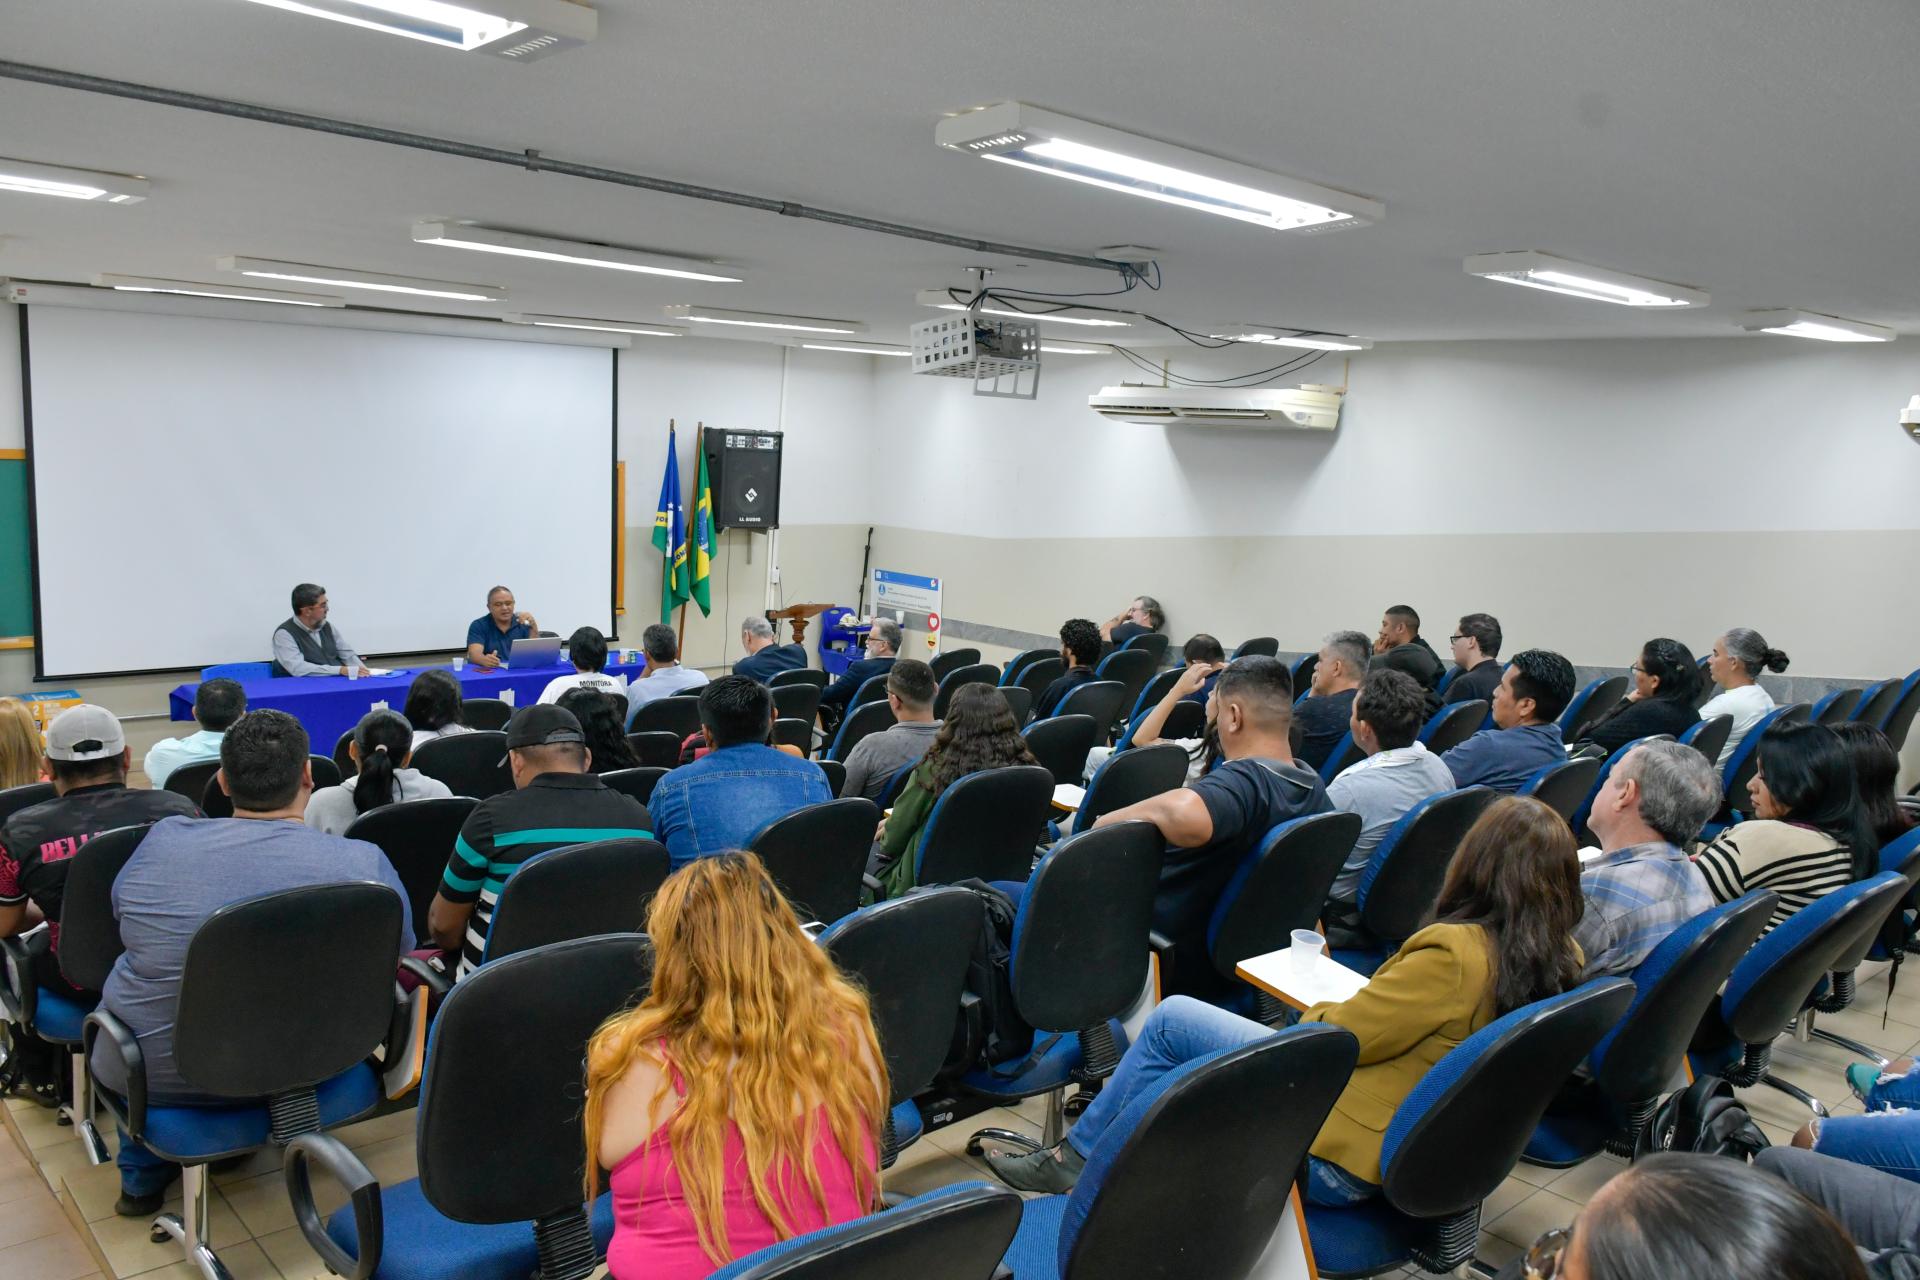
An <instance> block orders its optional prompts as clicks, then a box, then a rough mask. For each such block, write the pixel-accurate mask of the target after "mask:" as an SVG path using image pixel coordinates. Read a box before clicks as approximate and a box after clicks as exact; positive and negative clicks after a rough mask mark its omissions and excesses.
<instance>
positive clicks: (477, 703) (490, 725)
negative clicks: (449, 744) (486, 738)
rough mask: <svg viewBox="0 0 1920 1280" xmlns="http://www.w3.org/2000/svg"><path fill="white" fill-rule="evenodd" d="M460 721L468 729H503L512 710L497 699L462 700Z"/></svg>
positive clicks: (511, 717)
mask: <svg viewBox="0 0 1920 1280" xmlns="http://www.w3.org/2000/svg"><path fill="white" fill-rule="evenodd" d="M460 719H461V720H462V721H464V722H465V723H466V726H467V728H469V729H504V728H506V727H507V721H509V720H511V719H513V708H512V707H510V706H508V705H507V704H506V703H505V702H504V701H502V700H501V699H499V698H462V699H460Z"/></svg>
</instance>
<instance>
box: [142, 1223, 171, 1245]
mask: <svg viewBox="0 0 1920 1280" xmlns="http://www.w3.org/2000/svg"><path fill="white" fill-rule="evenodd" d="M147 1239H149V1240H151V1241H153V1243H155V1244H165V1243H166V1242H167V1241H169V1240H171V1239H173V1237H172V1236H171V1235H169V1234H168V1233H167V1229H166V1228H165V1227H162V1226H153V1227H150V1228H148V1230H147Z"/></svg>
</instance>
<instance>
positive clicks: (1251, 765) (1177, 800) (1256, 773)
mask: <svg viewBox="0 0 1920 1280" xmlns="http://www.w3.org/2000/svg"><path fill="white" fill-rule="evenodd" d="M1207 723H1208V724H1209V725H1210V726H1211V727H1212V728H1213V729H1214V730H1215V731H1216V732H1217V734H1218V736H1219V740H1220V755H1221V763H1220V765H1219V766H1218V767H1217V768H1215V769H1214V771H1213V772H1212V773H1209V774H1207V775H1206V776H1205V777H1202V778H1199V779H1197V780H1196V781H1193V782H1189V783H1188V784H1187V785H1186V786H1184V787H1181V788H1180V789H1179V790H1177V791H1168V792H1165V793H1163V794H1161V795H1157V796H1154V797H1152V798H1151V799H1147V800H1142V801H1141V802H1140V803H1138V804H1131V805H1128V806H1126V807H1125V808H1123V809H1116V810H1114V811H1113V812H1111V813H1108V814H1106V815H1104V816H1102V817H1101V818H1100V820H1099V821H1097V822H1096V823H1094V825H1095V826H1096V827H1106V826H1111V825H1113V824H1114V823H1116V822H1131V821H1135V820H1138V821H1143V822H1151V823H1152V824H1153V825H1154V826H1156V827H1158V828H1159V829H1160V834H1161V836H1162V837H1163V838H1164V839H1165V840H1166V842H1167V849H1166V856H1165V859H1164V861H1163V862H1162V863H1161V866H1160V889H1159V892H1158V893H1157V894H1155V896H1154V903H1153V927H1154V928H1155V929H1158V930H1159V931H1160V932H1161V933H1163V934H1165V935H1166V936H1167V937H1168V938H1170V939H1172V941H1173V945H1174V965H1173V971H1174V982H1175V984H1176V985H1177V986H1178V987H1179V988H1180V989H1182V990H1183V991H1184V992H1185V993H1186V994H1189V995H1200V996H1202V997H1203V998H1204V997H1206V996H1208V995H1213V994H1216V993H1219V992H1221V991H1223V990H1224V989H1225V983H1224V981H1223V980H1222V979H1221V978H1220V977H1219V976H1218V975H1217V974H1215V973H1214V969H1213V965H1212V964H1211V963H1210V962H1209V961H1208V959H1207V922H1208V920H1209V919H1210V918H1211V917H1212V915H1213V908H1214V904H1215V903H1216V902H1217V901H1218V900H1219V898H1220V892H1221V890H1223V889H1225V888H1226V886H1227V882H1228V881H1229V880H1231V879H1232V878H1233V873H1234V871H1235V870H1236V869H1237V868H1238V867H1239V865H1240V860H1241V859H1242V858H1244V857H1245V856H1246V855H1247V854H1248V853H1250V852H1252V850H1253V849H1254V848H1255V847H1256V846H1258V845H1259V843H1260V841H1261V840H1262V839H1264V838H1265V837H1266V834H1267V832H1269V831H1271V830H1272V829H1273V828H1274V827H1277V826H1279V825H1280V824H1281V823H1283V822H1286V821H1288V820H1289V819H1291V818H1302V817H1305V816H1306V815H1308V814H1311V813H1325V812H1326V811H1327V809H1328V808H1329V807H1330V806H1329V804H1328V801H1327V789H1326V787H1324V786H1322V785H1321V782H1320V775H1319V774H1317V773H1315V772H1314V771H1313V770H1311V769H1309V768H1307V767H1306V766H1304V765H1302V764H1300V763H1299V762H1298V761H1297V760H1295V759H1294V758H1293V747H1292V743H1291V740H1290V738H1289V730H1290V729H1291V728H1292V723H1293V677H1292V675H1291V674H1290V673H1289V672H1288V671H1287V664H1286V663H1284V662H1282V661H1280V660H1279V659H1278V658H1241V659H1238V660H1237V661H1235V662H1234V663H1233V664H1232V665H1231V666H1229V667H1228V668H1227V669H1226V670H1225V671H1223V672H1221V673H1220V682H1219V683H1218V684H1216V685H1214V687H1213V696H1212V697H1211V698H1209V699H1208V700H1207ZM661 785H663V786H664V785H665V784H664V783H663V784H661Z"/></svg>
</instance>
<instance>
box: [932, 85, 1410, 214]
mask: <svg viewBox="0 0 1920 1280" xmlns="http://www.w3.org/2000/svg"><path fill="white" fill-rule="evenodd" d="M933 140H934V141H935V142H936V143H938V144H939V145H940V146H943V147H946V148H948V149H950V150H953V151H958V152H961V153H963V154H965V155H972V156H979V157H980V158H981V159H983V160H994V161H998V162H999V163H1001V164H1010V165H1015V166H1017V167H1019V168H1022V169H1030V170H1032V171H1033V172H1035V173H1045V174H1051V175H1052V176H1054V177H1056V178H1066V179H1068V180H1069V181H1072V182H1083V183H1086V184H1087V185H1089V186H1095V187H1102V188H1104V189H1106V190H1108V191H1120V192H1124V193H1126V194H1127V195H1134V196H1142V197H1144V198H1146V199H1148V200H1158V201H1160V202H1162V203H1163V204H1172V205H1179V206H1180V207H1182V208H1185V209H1196V210H1198V211H1200V212H1201V213H1213V214H1218V215H1220V216H1221V217H1223V218H1234V219H1237V220H1238V221H1241V222H1251V223H1253V224H1255V225H1256V226H1263V227H1270V228H1273V229H1274V230H1278V231H1335V230H1339V229H1340V228H1343V227H1361V226H1366V225H1368V224H1369V223H1374V222H1378V221H1380V219H1382V218H1383V217H1385V216H1386V212H1387V209H1386V206H1385V205H1384V204H1382V203H1380V202H1379V201H1378V200H1370V199H1368V198H1367V197H1365V196H1357V195H1353V194H1352V193H1350V192H1346V191H1336V190H1334V189H1333V188H1331V187H1323V186H1320V185H1319V184H1318V183H1313V182H1303V181H1301V180H1300V179H1298V178H1288V177H1285V176H1283V175H1281V174H1277V173H1268V172H1267V171H1265V170H1264V169H1255V168H1253V167H1252V166H1250V165H1244V164H1237V163H1235V162H1234V161H1232V160H1222V159H1221V158H1220V157H1218V156H1211V155H1208V154H1206V153H1205V152H1202V151H1193V150H1190V149H1188V148H1186V147H1177V146H1174V145H1173V144H1171V143H1167V142H1160V141H1157V140H1155V139H1153V138H1143V137H1140V136H1139V135H1138V134H1132V133H1125V132H1123V131H1121V130H1119V129H1112V128H1109V127H1107V126H1106V125H1101V124H1094V123H1093V122H1091V121H1088V120H1079V119H1076V118H1074V117H1073V116H1063V115H1059V114H1058V113H1056V112H1052V111H1043V110H1041V109H1040V108H1038V107H1033V106H1029V105H1028V104H1026V103H1024V102H996V103H994V104H993V105H992V106H988V107H981V108H979V109H978V110H975V111H966V112H962V113H961V114H959V115H955V116H948V117H947V118H946V119H944V120H942V121H940V123H939V124H937V125H935V126H934V131H933Z"/></svg>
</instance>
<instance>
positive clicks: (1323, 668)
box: [1293, 631, 1373, 770]
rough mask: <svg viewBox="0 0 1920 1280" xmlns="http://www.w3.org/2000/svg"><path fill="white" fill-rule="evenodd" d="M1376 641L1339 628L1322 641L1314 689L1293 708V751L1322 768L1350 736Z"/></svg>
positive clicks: (1314, 671) (1312, 766) (1315, 668)
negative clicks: (1356, 698)
mask: <svg viewBox="0 0 1920 1280" xmlns="http://www.w3.org/2000/svg"><path fill="white" fill-rule="evenodd" d="M1372 652H1373V645H1372V643H1371V642H1370V641H1368V639H1367V638H1366V637H1365V636H1363V635H1361V634H1360V633H1359V632H1358V631H1336V632H1334V633H1333V634H1332V635H1330V636H1328V637H1327V638H1326V640H1325V641H1324V642H1323V643H1322V644H1321V645H1320V658H1319V661H1317V662H1316V663H1314V667H1313V684H1312V685H1311V686H1310V688H1311V690H1312V692H1311V694H1310V695H1309V696H1308V697H1307V699H1306V700H1305V701H1304V702H1302V703H1301V704H1300V705H1299V706H1297V707H1295V708H1294V709H1293V754H1294V755H1295V756H1296V757H1297V758H1298V759H1299V760H1300V761H1301V763H1303V764H1305V765H1307V766H1308V767H1309V768H1311V769H1315V770H1318V769H1319V768H1320V766H1322V765H1324V764H1325V763H1326V762H1327V757H1328V756H1330V755H1332V754H1333V749H1334V748H1335V747H1337V746H1339V745H1340V739H1342V738H1344V737H1346V736H1347V722H1348V721H1349V720H1351V719H1352V717H1353V699H1354V696H1355V695H1356V694H1358V693H1359V691H1360V682H1361V681H1362V680H1364V679H1366V678H1367V662H1368V659H1369V657H1370V655H1371V654H1372Z"/></svg>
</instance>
